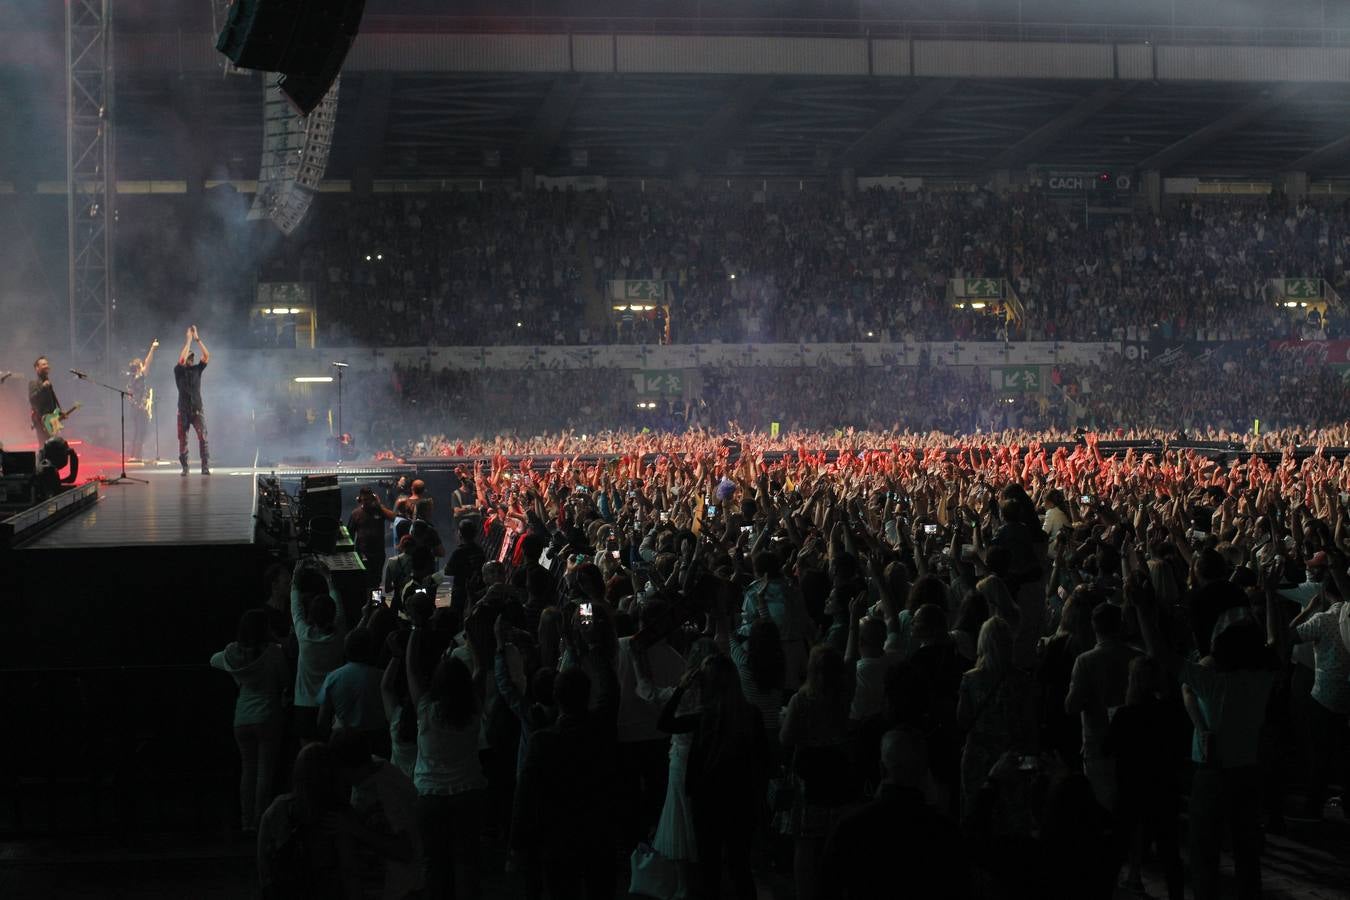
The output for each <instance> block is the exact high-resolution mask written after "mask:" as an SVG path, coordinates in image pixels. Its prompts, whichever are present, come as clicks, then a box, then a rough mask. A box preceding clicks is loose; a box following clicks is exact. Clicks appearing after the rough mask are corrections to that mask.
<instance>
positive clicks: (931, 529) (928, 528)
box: [923, 525, 937, 534]
mask: <svg viewBox="0 0 1350 900" xmlns="http://www.w3.org/2000/svg"><path fill="white" fill-rule="evenodd" d="M923 533H924V534H937V526H936V525H925V526H923Z"/></svg>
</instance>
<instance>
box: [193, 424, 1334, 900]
mask: <svg viewBox="0 0 1350 900" xmlns="http://www.w3.org/2000/svg"><path fill="white" fill-rule="evenodd" d="M1285 437H1288V435H1285ZM850 439H851V438H845V439H844V440H845V442H847V441H848V440H850ZM827 443H828V444H830V446H829V449H830V451H831V452H829V453H826V452H825V451H826V449H827V448H826V445H827ZM835 444H837V441H836V442H833V443H831V442H829V441H828V440H827V439H825V438H823V437H822V438H821V439H820V440H818V441H817V442H815V443H806V442H804V443H803V444H802V445H800V446H798V447H797V448H796V449H795V451H794V452H792V453H790V454H787V455H786V456H785V457H784V458H782V459H776V460H775V459H771V458H766V457H765V456H764V454H763V453H762V452H761V451H759V450H756V449H755V448H754V447H741V448H740V453H739V454H733V453H732V452H731V448H730V447H729V446H727V445H726V443H724V442H722V441H720V440H719V439H718V437H717V436H715V435H712V434H708V435H705V436H704V437H703V438H702V439H701V440H699V441H694V440H691V441H690V442H689V443H687V444H686V445H685V448H684V452H678V453H676V452H671V453H668V454H658V455H656V456H654V457H648V456H644V455H642V454H640V453H637V452H631V451H630V452H623V451H622V450H620V451H618V452H615V453H613V454H611V455H608V456H606V457H605V458H603V459H601V460H599V461H598V462H592V463H582V462H578V461H570V462H569V461H568V459H566V458H558V459H557V460H556V461H555V462H553V463H552V464H551V465H547V466H538V467H536V466H533V465H531V463H530V461H528V460H526V461H524V462H523V463H521V464H519V465H517V464H515V463H512V462H508V461H507V460H506V459H505V458H503V457H499V456H498V457H493V458H492V459H490V460H485V461H484V462H483V463H482V464H480V465H478V466H475V467H472V468H465V469H464V470H462V471H461V473H460V487H459V488H458V489H457V490H456V491H455V493H454V495H453V496H452V497H449V498H442V499H440V501H439V502H440V503H443V504H447V505H448V506H450V507H451V512H452V513H453V516H454V521H455V531H456V540H455V541H450V540H448V536H447V539H446V540H442V538H441V536H440V535H439V534H437V533H436V530H435V528H434V527H432V526H431V525H430V524H429V520H430V519H431V516H430V511H431V510H432V509H433V508H434V506H435V505H436V502H437V501H434V500H433V499H432V498H430V497H429V496H427V494H426V489H425V486H424V485H422V486H420V487H421V490H420V492H419V491H417V490H416V488H417V487H418V486H417V485H414V486H412V488H411V489H410V494H409V496H408V497H407V498H399V500H400V502H399V503H398V504H396V507H395V508H393V509H386V508H384V507H383V505H382V504H380V503H379V502H378V501H377V500H374V499H373V497H372V495H371V494H369V493H363V499H362V501H361V504H362V507H361V508H362V510H364V511H365V513H366V515H365V516H362V517H360V521H356V519H357V517H355V516H354V519H353V523H352V524H353V527H354V528H355V529H357V530H358V531H362V530H364V531H365V533H367V534H368V539H367V541H365V542H361V541H358V546H362V547H363V548H364V550H365V552H366V555H367V557H368V562H370V563H371V565H370V568H369V573H368V574H369V576H370V585H371V587H372V588H373V589H374V590H376V591H379V592H380V593H379V594H377V595H376V597H375V598H373V599H371V600H370V602H368V603H364V604H361V605H362V606H363V608H362V609H361V610H360V618H359V621H358V622H356V624H354V625H352V626H351V627H348V624H347V623H348V622H350V621H353V620H354V619H355V617H354V616H351V615H344V611H343V607H344V603H343V598H341V597H340V596H338V593H337V592H336V590H335V589H334V588H333V586H332V581H331V578H330V577H329V576H328V575H327V573H325V572H324V571H323V569H322V567H319V566H316V565H314V564H312V563H304V562H302V563H300V564H299V565H297V566H296V567H295V568H294V569H293V571H290V572H287V571H282V570H276V571H274V572H273V581H272V593H271V597H270V599H269V601H268V603H267V604H265V605H264V606H263V607H261V608H260V609H258V610H255V611H251V612H249V613H247V614H246V615H245V617H244V620H243V622H241V626H240V633H239V636H238V640H237V641H235V642H234V643H232V644H231V645H230V646H229V647H228V648H227V649H226V650H225V651H223V653H222V654H218V656H217V660H215V661H214V662H216V663H217V664H218V665H221V667H223V668H226V669H227V671H230V672H231V674H233V675H234V677H235V678H236V680H237V681H239V683H240V685H241V694H240V701H239V706H238V708H237V714H236V723H235V724H236V738H237V740H238V742H239V745H240V750H241V756H242V758H243V760H244V766H243V772H244V779H243V783H242V784H241V802H240V805H241V809H242V810H243V815H244V819H243V822H242V825H243V827H245V828H249V829H251V828H254V827H257V828H258V835H259V836H258V841H259V843H258V849H259V860H260V876H261V878H262V881H263V886H264V891H265V893H267V895H269V896H294V895H295V894H294V893H288V892H289V891H293V889H294V887H295V885H297V884H310V885H312V884H322V885H324V886H325V892H324V893H322V895H324V896H338V895H339V893H340V892H345V895H346V896H356V895H357V893H358V892H359V891H360V889H361V885H362V884H371V885H374V884H380V885H383V887H382V890H383V896H386V897H408V896H416V895H417V892H418V891H421V892H422V895H423V896H435V897H443V896H470V897H472V896H477V895H478V888H479V885H480V883H481V879H482V877H483V875H484V872H485V871H489V872H498V873H499V872H502V871H503V870H506V869H509V871H510V872H511V875H510V877H511V878H513V879H515V881H514V883H515V884H516V885H517V886H518V888H517V889H518V890H519V891H520V892H522V893H523V894H524V895H525V896H528V897H542V896H549V897H572V896H581V895H582V894H583V893H584V894H585V895H586V896H590V897H600V896H604V897H610V896H613V895H614V893H615V891H616V889H617V888H618V886H620V885H621V884H622V880H623V878H631V886H632V887H633V888H634V889H635V890H638V891H639V892H642V891H646V892H648V893H650V894H651V895H653V896H667V897H668V896H676V895H681V896H690V897H710V898H711V897H719V896H721V891H722V887H723V885H724V884H726V885H728V886H729V887H730V889H731V890H733V891H734V892H735V895H736V896H739V897H754V896H756V893H755V891H756V883H757V881H763V879H764V878H765V877H766V873H768V872H770V871H771V870H775V869H776V870H777V871H779V872H780V873H783V874H782V875H781V876H780V877H784V878H786V877H790V878H791V880H792V882H793V883H794V889H795V892H796V896H798V897H801V898H825V897H862V896H875V893H876V891H877V890H879V889H881V887H882V886H885V885H890V886H892V887H893V886H894V885H895V883H896V882H895V879H896V878H900V879H901V881H902V882H903V883H904V884H906V885H907V886H910V887H912V888H913V889H914V890H916V891H918V892H919V894H921V895H923V896H935V897H1033V896H1035V897H1066V898H1067V897H1075V898H1092V897H1110V896H1112V893H1113V891H1114V889H1115V886H1116V884H1117V882H1118V881H1119V880H1121V879H1122V878H1123V879H1124V880H1125V882H1126V883H1128V884H1131V885H1136V886H1137V885H1138V882H1139V873H1140V870H1141V866H1142V864H1143V863H1142V860H1144V859H1145V858H1146V857H1147V855H1148V853H1149V851H1150V850H1152V849H1154V848H1156V850H1155V852H1156V858H1157V860H1158V862H1159V865H1160V867H1161V869H1162V870H1163V877H1164V881H1165V883H1166V887H1167V892H1168V895H1169V897H1170V898H1173V900H1179V898H1181V897H1182V896H1183V894H1182V891H1183V886H1184V885H1185V884H1186V883H1189V884H1190V886H1191V889H1192V890H1193V892H1194V895H1195V896H1196V897H1197V898H1201V900H1208V898H1213V897H1218V896H1221V895H1225V896H1226V895H1228V894H1227V893H1225V891H1227V888H1221V885H1220V881H1219V871H1220V865H1219V860H1220V847H1221V846H1222V845H1223V844H1224V842H1225V841H1226V842H1227V844H1228V845H1229V846H1231V853H1232V857H1233V861H1234V864H1235V872H1236V895H1237V896H1240V897H1256V896H1259V894H1260V883H1261V853H1262V835H1263V834H1265V833H1270V832H1280V831H1282V830H1284V829H1288V828H1293V827H1300V828H1317V827H1319V826H1318V825H1316V824H1315V823H1316V822H1317V821H1319V820H1321V819H1323V817H1324V816H1327V815H1336V814H1337V813H1336V811H1335V810H1336V804H1335V803H1332V802H1331V801H1332V800H1335V801H1336V802H1339V798H1337V797H1335V796H1334V795H1335V794H1336V792H1337V791H1344V789H1345V786H1346V784H1347V781H1346V772H1345V766H1344V764H1345V759H1346V751H1345V747H1346V744H1345V740H1346V726H1347V716H1348V715H1350V648H1348V647H1347V644H1346V640H1347V638H1350V614H1347V612H1346V610H1347V608H1350V607H1347V604H1346V603H1344V602H1343V598H1344V597H1345V591H1346V590H1347V589H1350V582H1348V581H1347V579H1348V578H1350V574H1348V573H1347V556H1346V551H1347V550H1348V549H1350V547H1347V534H1346V519H1347V513H1348V512H1350V493H1347V490H1348V489H1350V466H1347V465H1346V464H1345V462H1344V461H1343V460H1341V459H1339V458H1335V456H1334V455H1332V454H1329V453H1327V452H1326V451H1325V450H1324V449H1323V448H1321V447H1317V448H1316V449H1315V450H1310V451H1307V452H1295V450H1294V449H1293V448H1292V447H1288V448H1286V449H1285V451H1284V452H1283V453H1282V454H1275V455H1274V456H1267V455H1257V454H1252V455H1247V454H1245V453H1239V454H1234V455H1231V456H1230V457H1229V458H1227V459H1224V460H1222V461H1217V462H1216V461H1215V460H1214V459H1213V458H1212V457H1210V456H1208V455H1205V454H1200V453H1197V452H1196V451H1194V450H1185V449H1168V448H1160V449H1156V450H1153V451H1151V452H1140V451H1136V450H1129V451H1125V452H1114V451H1110V450H1106V449H1104V448H1103V447H1102V446H1101V444H1100V442H1099V441H1098V440H1097V437H1096V436H1095V435H1087V436H1086V437H1085V438H1084V439H1082V440H1080V441H1079V442H1078V443H1077V444H1076V445H1072V446H1069V447H1061V448H1057V449H1054V450H1053V451H1051V450H1050V449H1048V448H1046V447H1045V446H1044V445H1042V444H1039V443H1037V442H1035V441H1029V442H1026V443H1020V444H1012V443H1002V444H999V443H983V442H976V441H971V442H968V443H967V444H965V445H963V446H961V447H960V448H958V449H956V450H951V449H942V450H938V449H936V448H933V447H932V446H931V445H927V446H926V445H923V444H913V443H911V444H908V445H903V444H902V445H897V446H895V447H892V448H890V449H887V450H872V451H868V450H866V449H865V448H861V447H859V446H857V445H853V446H851V447H844V448H843V450H844V452H840V453H838V454H837V455H836V453H835V452H833V451H835V450H838V449H840V448H839V447H838V446H835ZM386 522H390V525H389V528H390V529H391V530H392V532H393V536H394V537H396V538H397V540H398V543H397V546H396V547H395V548H394V549H395V550H396V551H397V552H396V553H394V554H393V555H392V556H391V557H390V558H389V559H388V560H387V561H386V562H385V563H384V564H383V565H382V566H381V565H378V563H377V561H376V560H375V559H369V557H372V556H374V555H375V554H374V552H373V548H374V547H375V546H379V548H380V550H381V555H382V553H383V547H384V531H385V527H386V526H385V523H386ZM377 526H378V527H377ZM448 546H453V549H452V550H449V552H447V547H448ZM287 642H289V643H291V645H292V647H293V648H294V649H293V651H292V653H291V654H290V656H291V657H293V658H288V654H286V652H285V651H284V650H283V649H282V646H281V645H283V644H284V643H287ZM288 665H289V667H290V668H288ZM288 702H289V703H290V704H291V712H290V714H289V716H287V713H286V711H285V704H286V703H288ZM288 720H289V722H290V724H289V726H287V725H286V724H285V723H286V722H287V721H288ZM286 728H289V729H290V730H292V731H293V732H294V733H295V734H296V735H297V736H298V737H299V738H300V740H301V742H302V744H303V749H301V750H300V751H299V753H298V755H297V756H295V757H294V770H293V772H292V773H291V779H290V788H291V789H290V790H289V791H288V792H287V793H285V794H282V795H281V796H280V797H278V798H276V799H274V800H271V803H270V805H269V804H268V802H267V801H268V800H269V799H270V798H271V790H272V786H273V785H272V782H271V780H270V777H269V775H268V772H269V771H270V772H271V773H272V774H275V770H276V768H278V767H281V768H288V767H289V764H290V762H291V759H290V758H287V759H286V760H285V765H281V763H280V759H281V757H279V756H278V755H277V753H276V752H275V749H274V748H276V747H277V746H279V744H278V742H279V741H280V740H281V738H280V737H278V735H280V734H281V733H282V731H284V730H285V729H286ZM269 741H271V742H272V743H270V744H269V743H268V742H269ZM264 745H266V747H267V748H273V749H271V750H269V749H266V748H265V747H264ZM264 760H271V763H270V769H269V764H268V763H266V762H264ZM1183 808H1185V809H1187V810H1188V815H1187V820H1186V821H1187V826H1186V834H1185V837H1184V839H1183V838H1182V836H1181V810H1182V809H1183ZM259 817H260V818H259ZM1183 851H1184V852H1183ZM508 853H509V857H508ZM619 858H622V859H623V860H624V861H625V864H626V865H625V866H624V869H626V870H627V874H626V875H625V876H620V875H619V872H620V868H619V866H617V865H616V860H617V859H619ZM1183 860H1184V862H1183ZM789 872H790V873H791V874H790V876H788V875H787V874H786V873H789ZM493 877H498V876H496V875H494V876H493ZM307 879H308V880H307ZM662 886H664V887H662ZM680 892H682V893H680Z"/></svg>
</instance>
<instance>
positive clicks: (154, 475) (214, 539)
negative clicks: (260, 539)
mask: <svg viewBox="0 0 1350 900" xmlns="http://www.w3.org/2000/svg"><path fill="white" fill-rule="evenodd" d="M110 474H111V473H110ZM128 474H129V475H132V476H133V477H135V478H144V479H145V480H146V481H147V482H149V483H148V484H140V483H138V482H134V481H132V482H123V483H121V484H116V485H106V484H104V485H99V499H98V503H96V504H94V505H93V506H91V507H90V508H89V509H87V510H84V511H83V512H80V513H77V514H76V515H75V516H73V517H71V519H70V520H69V521H66V522H62V523H61V524H59V525H57V526H56V527H54V528H52V529H51V530H50V531H47V532H45V533H43V534H40V535H38V536H37V537H36V538H34V539H33V540H31V541H28V542H27V543H24V544H22V545H21V547H20V549H21V550H71V549H80V548H86V547H87V548H93V547H138V546H151V545H156V544H162V545H173V546H185V545H187V546H202V545H239V544H252V543H253V516H254V512H255V510H254V498H255V495H256V493H257V490H256V488H257V478H256V476H255V474H254V470H253V469H252V468H247V469H213V470H212V474H211V475H210V476H205V475H201V474H199V473H198V472H197V471H196V470H194V471H193V472H192V473H191V474H190V475H188V476H187V477H186V478H184V477H183V476H181V475H180V474H179V473H178V467H177V466H176V465H175V466H173V467H169V468H164V467H161V468H136V469H132V468H131V467H128Z"/></svg>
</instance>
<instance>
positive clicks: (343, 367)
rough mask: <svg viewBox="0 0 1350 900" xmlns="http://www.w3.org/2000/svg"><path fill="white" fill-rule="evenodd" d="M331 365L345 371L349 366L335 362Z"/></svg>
mask: <svg viewBox="0 0 1350 900" xmlns="http://www.w3.org/2000/svg"><path fill="white" fill-rule="evenodd" d="M331 365H334V366H337V367H338V368H339V369H345V368H347V364H346V363H340V362H335V363H332V364H331Z"/></svg>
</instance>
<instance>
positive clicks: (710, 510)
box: [706, 503, 717, 519]
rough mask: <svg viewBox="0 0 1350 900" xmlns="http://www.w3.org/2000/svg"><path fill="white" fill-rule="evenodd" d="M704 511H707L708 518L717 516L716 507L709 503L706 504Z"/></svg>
mask: <svg viewBox="0 0 1350 900" xmlns="http://www.w3.org/2000/svg"><path fill="white" fill-rule="evenodd" d="M706 512H707V513H708V518H710V519H714V518H716V517H717V507H716V506H713V505H712V504H711V503H709V504H708V508H707V510H706Z"/></svg>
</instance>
